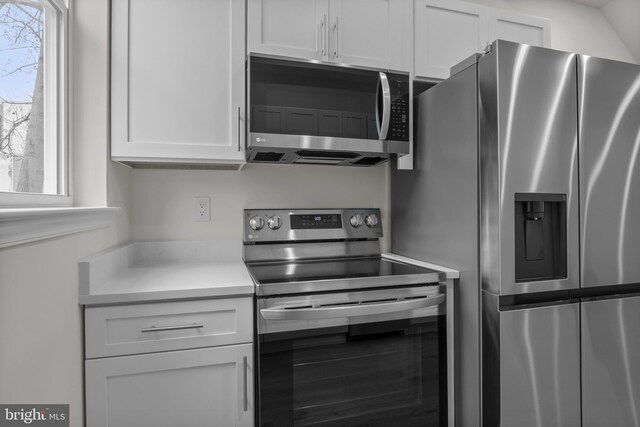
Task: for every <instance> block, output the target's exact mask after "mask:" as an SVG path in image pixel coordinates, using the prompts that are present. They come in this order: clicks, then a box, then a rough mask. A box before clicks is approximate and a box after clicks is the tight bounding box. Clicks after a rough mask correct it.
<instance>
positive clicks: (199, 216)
mask: <svg viewBox="0 0 640 427" xmlns="http://www.w3.org/2000/svg"><path fill="white" fill-rule="evenodd" d="M193 201H194V211H193V220H194V221H197V222H200V221H202V222H206V221H211V199H210V198H209V197H194V198H193Z"/></svg>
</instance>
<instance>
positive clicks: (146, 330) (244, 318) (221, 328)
mask: <svg viewBox="0 0 640 427" xmlns="http://www.w3.org/2000/svg"><path fill="white" fill-rule="evenodd" d="M252 318H253V314H252V298H228V299H212V300H198V301H178V302H168V303H158V304H136V305H124V306H110V307H89V308H87V309H86V310H85V350H86V357H87V358H88V359H91V358H95V357H106V356H117V355H124V354H139V353H153V352H158V351H169V350H180V349H187V348H198V347H210V346H217V345H227V344H237V343H247V342H251V341H252V336H253V332H252V330H253V329H252V324H253V322H252Z"/></svg>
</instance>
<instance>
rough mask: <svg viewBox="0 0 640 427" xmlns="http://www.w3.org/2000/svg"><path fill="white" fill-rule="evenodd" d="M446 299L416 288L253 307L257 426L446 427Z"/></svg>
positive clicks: (268, 301)
mask: <svg viewBox="0 0 640 427" xmlns="http://www.w3.org/2000/svg"><path fill="white" fill-rule="evenodd" d="M444 298H445V294H444V289H442V287H441V286H422V287H412V288H402V289H393V290H377V291H365V292H349V293H336V294H322V295H311V296H294V297H283V298H263V299H259V300H258V303H257V308H258V331H259V337H258V346H257V352H258V358H257V359H258V387H257V392H258V420H259V425H260V426H265V427H266V426H278V427H280V426H307V425H322V426H365V425H366V426H389V425H398V426H425V425H429V426H445V425H447V360H446V359H447V357H446V351H447V350H446V349H447V342H446V321H445V304H444Z"/></svg>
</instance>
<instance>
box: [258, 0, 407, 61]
mask: <svg viewBox="0 0 640 427" xmlns="http://www.w3.org/2000/svg"><path fill="white" fill-rule="evenodd" d="M248 8H249V9H248V31H247V33H248V47H249V52H250V53H263V54H268V55H278V56H287V57H292V58H301V59H315V60H322V61H330V62H336V63H343V64H349V65H358V66H366V67H373V68H381V69H388V70H398V71H409V69H410V67H411V62H412V61H411V55H412V52H411V27H410V25H407V22H411V19H412V18H411V13H412V5H411V2H409V1H406V0H297V1H295V2H292V1H290V0H249V1H248Z"/></svg>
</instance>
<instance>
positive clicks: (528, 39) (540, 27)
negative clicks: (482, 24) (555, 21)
mask: <svg viewBox="0 0 640 427" xmlns="http://www.w3.org/2000/svg"><path fill="white" fill-rule="evenodd" d="M549 27H550V22H549V20H548V19H545V18H539V17H537V16H531V15H525V14H522V13H515V12H511V11H507V10H500V9H490V11H489V42H490V43H492V42H493V41H494V40H498V39H501V40H507V41H510V42H516V43H524V44H529V45H532V46H543V47H549V46H550V45H551V37H550V34H549V33H550V28H549Z"/></svg>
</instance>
